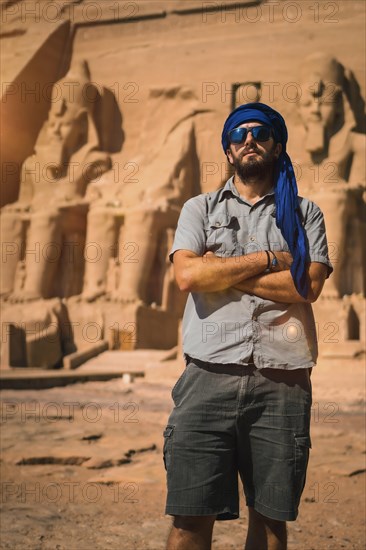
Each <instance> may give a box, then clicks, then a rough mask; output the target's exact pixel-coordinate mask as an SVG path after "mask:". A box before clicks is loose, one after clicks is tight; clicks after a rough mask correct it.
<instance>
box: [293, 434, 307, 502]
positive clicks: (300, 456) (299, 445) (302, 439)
mask: <svg viewBox="0 0 366 550" xmlns="http://www.w3.org/2000/svg"><path fill="white" fill-rule="evenodd" d="M310 449H311V439H310V436H309V435H297V434H295V476H296V488H297V490H298V497H299V498H300V496H301V493H302V491H303V489H304V487H305V480H306V470H307V466H308V461H309V452H310Z"/></svg>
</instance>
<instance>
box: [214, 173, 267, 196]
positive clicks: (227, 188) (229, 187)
mask: <svg viewBox="0 0 366 550" xmlns="http://www.w3.org/2000/svg"><path fill="white" fill-rule="evenodd" d="M274 192H275V191H274V187H272V189H271V190H270V191H269V192H268V193H266V194H265V195H263V197H262V198H261V199H260V200H263V199H264V197H268V196H270V195H274ZM228 194H230V195H231V196H233V197H237V198H238V199H240V200H244V199H243V198H242V197H241V196H240V195H239V193H238V190H237V188H236V187H235V185H234V176H231V177H230V178H229V179H228V180H227V182H226V183H225V185H224V187H222V188H221V190H220V193H219V199H218V202H221V201H222V200H223V199H224V198H225V197H227V196H228ZM258 202H259V201H258Z"/></svg>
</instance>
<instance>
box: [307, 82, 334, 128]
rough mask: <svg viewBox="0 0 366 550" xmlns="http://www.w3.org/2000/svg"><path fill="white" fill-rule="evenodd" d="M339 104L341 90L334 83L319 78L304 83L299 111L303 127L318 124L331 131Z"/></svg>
mask: <svg viewBox="0 0 366 550" xmlns="http://www.w3.org/2000/svg"><path fill="white" fill-rule="evenodd" d="M340 102H341V90H340V88H339V86H338V85H336V84H335V83H334V82H326V81H323V80H321V79H319V77H318V79H317V80H316V77H315V78H314V79H312V80H310V81H308V82H304V83H303V85H302V87H301V99H300V103H299V111H300V115H301V118H302V121H303V123H304V125H305V127H306V128H308V127H309V126H310V125H316V124H320V125H321V126H323V128H324V129H327V130H330V131H331V130H332V127H333V125H334V121H335V119H336V116H337V114H338V113H339V110H340Z"/></svg>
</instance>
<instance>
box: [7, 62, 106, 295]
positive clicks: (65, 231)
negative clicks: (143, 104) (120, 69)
mask: <svg viewBox="0 0 366 550" xmlns="http://www.w3.org/2000/svg"><path fill="white" fill-rule="evenodd" d="M103 99H104V98H103V97H102V94H101V92H100V90H99V87H97V86H96V85H95V84H93V83H92V82H91V80H90V73H89V68H88V65H87V63H86V62H79V63H75V64H74V65H72V66H71V69H70V70H69V72H68V73H67V75H66V76H65V77H64V78H62V79H61V80H59V81H58V82H56V84H55V85H54V87H53V90H52V97H51V107H50V111H49V115H48V118H47V120H46V122H45V123H44V125H43V128H42V130H41V132H40V134H39V136H38V139H37V142H36V144H35V151H34V154H33V155H32V156H31V157H29V158H27V159H26V160H25V162H24V164H23V167H22V171H21V185H20V193H19V198H18V201H17V202H16V203H13V204H10V205H7V206H6V207H5V208H4V209H3V212H2V216H1V224H2V240H3V243H5V245H4V244H3V247H2V251H3V253H4V254H5V255H6V257H5V258H2V264H3V266H5V267H4V269H3V277H2V294H5V295H9V294H10V299H11V300H13V301H23V300H29V299H38V298H51V297H54V296H59V297H65V296H70V295H73V294H77V293H78V292H79V291H80V287H81V281H82V274H83V248H84V243H85V227H86V214H87V210H88V203H87V201H86V200H85V193H86V189H87V186H88V184H89V183H90V182H91V181H93V180H95V179H96V178H97V179H98V178H99V177H100V176H101V174H103V173H104V172H105V171H107V170H108V169H109V168H110V166H111V159H110V156H109V155H108V154H107V153H106V152H104V151H103V147H104V145H105V144H104V143H103V139H104V136H105V132H104V129H103V122H104V121H103ZM19 275H21V276H19Z"/></svg>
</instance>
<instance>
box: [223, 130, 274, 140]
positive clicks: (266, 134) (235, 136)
mask: <svg viewBox="0 0 366 550" xmlns="http://www.w3.org/2000/svg"><path fill="white" fill-rule="evenodd" d="M249 132H250V133H251V134H252V136H253V138H254V139H255V140H256V141H268V140H269V139H270V137H271V136H272V129H271V128H269V127H268V126H253V128H234V129H233V130H231V131H230V132H229V133H228V137H229V140H230V143H237V144H238V143H243V142H244V141H245V140H246V139H247V135H248V133H249Z"/></svg>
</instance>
